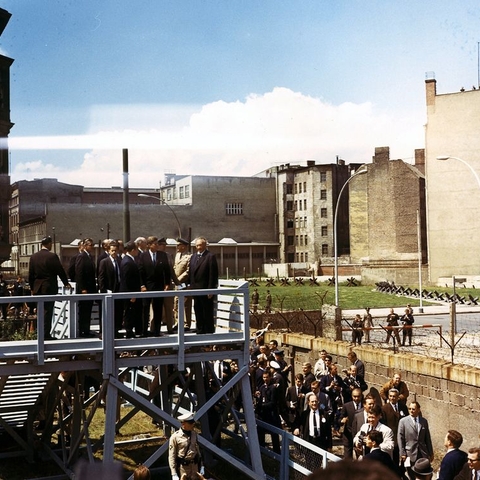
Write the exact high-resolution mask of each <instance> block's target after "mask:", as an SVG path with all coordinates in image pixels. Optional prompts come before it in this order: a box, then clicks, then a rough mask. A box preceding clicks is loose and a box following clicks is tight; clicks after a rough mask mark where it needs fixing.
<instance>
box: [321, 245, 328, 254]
mask: <svg viewBox="0 0 480 480" xmlns="http://www.w3.org/2000/svg"><path fill="white" fill-rule="evenodd" d="M322 255H328V245H327V244H326V243H324V244H323V245H322Z"/></svg>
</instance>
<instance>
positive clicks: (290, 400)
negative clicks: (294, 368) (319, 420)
mask: <svg viewBox="0 0 480 480" xmlns="http://www.w3.org/2000/svg"><path fill="white" fill-rule="evenodd" d="M306 393H308V389H307V388H306V387H305V384H304V376H303V374H301V373H297V374H296V375H295V385H292V386H291V387H288V388H287V395H286V396H285V400H286V403H287V410H288V424H289V426H290V427H292V425H295V424H296V423H298V421H299V417H300V414H301V413H302V412H303V410H304V408H303V406H304V402H305V394H306Z"/></svg>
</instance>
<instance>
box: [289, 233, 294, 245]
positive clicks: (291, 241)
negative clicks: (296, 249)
mask: <svg viewBox="0 0 480 480" xmlns="http://www.w3.org/2000/svg"><path fill="white" fill-rule="evenodd" d="M293 240H294V238H293V235H289V236H288V237H287V245H289V246H292V245H293Z"/></svg>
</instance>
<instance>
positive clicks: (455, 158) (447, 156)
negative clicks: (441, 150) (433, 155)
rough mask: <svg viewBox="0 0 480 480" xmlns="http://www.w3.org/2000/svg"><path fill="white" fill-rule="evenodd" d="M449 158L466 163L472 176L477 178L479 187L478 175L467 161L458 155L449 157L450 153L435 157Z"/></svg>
mask: <svg viewBox="0 0 480 480" xmlns="http://www.w3.org/2000/svg"><path fill="white" fill-rule="evenodd" d="M450 159H452V160H458V161H459V162H462V163H463V164H464V165H466V166H467V167H468V168H469V169H470V171H471V172H472V173H473V176H474V177H475V179H476V180H477V183H478V187H479V188H480V178H479V177H478V174H477V172H476V171H475V170H474V169H473V167H472V166H471V165H470V164H469V163H468V162H466V161H465V160H462V159H461V158H458V157H451V156H450V155H440V156H438V157H437V160H450Z"/></svg>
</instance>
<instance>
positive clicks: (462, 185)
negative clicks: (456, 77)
mask: <svg viewBox="0 0 480 480" xmlns="http://www.w3.org/2000/svg"><path fill="white" fill-rule="evenodd" d="M425 87H426V104H427V124H426V128H425V147H426V179H427V222H428V258H429V269H430V280H431V281H432V282H437V280H438V279H439V278H441V277H452V276H453V275H456V276H462V277H464V276H479V275H480V242H479V241H478V240H477V239H478V237H479V235H480V216H479V215H478V207H479V205H480V180H478V175H480V135H479V133H478V132H479V131H480V113H479V112H480V90H479V89H478V87H477V88H475V87H473V88H472V89H467V90H465V89H463V88H462V89H461V90H460V91H458V92H454V93H444V94H439V93H437V82H436V80H435V79H434V78H428V79H427V80H426V82H425ZM439 156H440V157H446V156H450V157H456V158H450V159H449V160H437V157H439ZM458 159H460V160H458ZM462 161H463V162H466V164H465V163H462ZM470 168H471V169H472V170H470ZM442 283H445V282H442Z"/></svg>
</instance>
